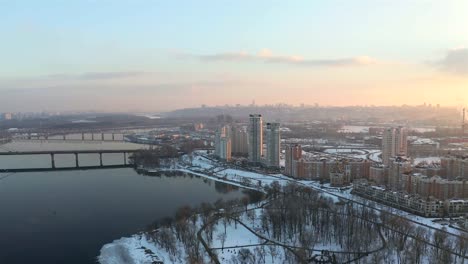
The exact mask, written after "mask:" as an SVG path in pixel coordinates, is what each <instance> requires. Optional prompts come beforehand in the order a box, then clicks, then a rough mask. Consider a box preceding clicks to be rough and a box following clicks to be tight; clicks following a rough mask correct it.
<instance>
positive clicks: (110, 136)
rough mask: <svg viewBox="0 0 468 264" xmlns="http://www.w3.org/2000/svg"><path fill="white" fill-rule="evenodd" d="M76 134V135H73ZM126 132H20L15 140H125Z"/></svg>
mask: <svg viewBox="0 0 468 264" xmlns="http://www.w3.org/2000/svg"><path fill="white" fill-rule="evenodd" d="M71 135H75V137H71ZM125 135H126V134H125V133H122V132H112V133H103V132H99V133H94V132H79V133H70V132H62V133H27V134H19V135H17V136H15V137H14V139H15V141H19V140H48V141H63V140H67V141H124V140H125Z"/></svg>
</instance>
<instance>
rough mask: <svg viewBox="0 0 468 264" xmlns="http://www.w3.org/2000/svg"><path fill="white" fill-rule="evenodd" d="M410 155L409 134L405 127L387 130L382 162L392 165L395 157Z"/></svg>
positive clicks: (384, 137) (384, 133)
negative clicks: (391, 160)
mask: <svg viewBox="0 0 468 264" xmlns="http://www.w3.org/2000/svg"><path fill="white" fill-rule="evenodd" d="M407 153H408V132H407V130H406V128H404V127H398V128H386V129H385V130H384V132H383V138H382V162H383V164H385V165H387V166H388V165H390V159H391V158H392V157H395V156H406V155H407Z"/></svg>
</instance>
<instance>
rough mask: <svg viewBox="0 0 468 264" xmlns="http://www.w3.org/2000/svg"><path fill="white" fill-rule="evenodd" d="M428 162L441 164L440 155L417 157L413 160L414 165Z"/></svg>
mask: <svg viewBox="0 0 468 264" xmlns="http://www.w3.org/2000/svg"><path fill="white" fill-rule="evenodd" d="M424 162H425V163H427V164H432V163H438V164H440V157H426V158H415V159H414V160H413V165H418V164H420V163H424Z"/></svg>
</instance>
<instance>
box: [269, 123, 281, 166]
mask: <svg viewBox="0 0 468 264" xmlns="http://www.w3.org/2000/svg"><path fill="white" fill-rule="evenodd" d="M266 138H267V140H266V145H267V154H266V164H267V166H269V167H275V168H279V166H280V162H279V161H280V152H281V134H280V123H267V127H266Z"/></svg>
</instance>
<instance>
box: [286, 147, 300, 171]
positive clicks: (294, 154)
mask: <svg viewBox="0 0 468 264" xmlns="http://www.w3.org/2000/svg"><path fill="white" fill-rule="evenodd" d="M301 158H302V147H301V145H298V144H295V145H287V146H286V150H285V159H286V161H285V163H284V174H285V175H288V176H293V166H294V161H297V160H299V159H301Z"/></svg>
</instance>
